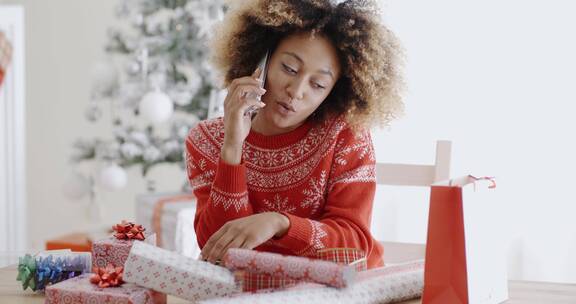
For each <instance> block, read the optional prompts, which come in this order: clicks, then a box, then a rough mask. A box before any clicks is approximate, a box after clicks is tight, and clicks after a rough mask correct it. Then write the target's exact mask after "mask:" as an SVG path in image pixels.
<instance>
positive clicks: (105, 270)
mask: <svg viewBox="0 0 576 304" xmlns="http://www.w3.org/2000/svg"><path fill="white" fill-rule="evenodd" d="M92 271H93V272H94V274H93V275H92V276H91V277H90V283H92V284H96V285H98V287H100V288H106V287H116V286H120V285H122V284H124V281H123V280H122V275H123V273H124V267H114V266H112V264H108V266H106V267H94V268H93V269H92Z"/></svg>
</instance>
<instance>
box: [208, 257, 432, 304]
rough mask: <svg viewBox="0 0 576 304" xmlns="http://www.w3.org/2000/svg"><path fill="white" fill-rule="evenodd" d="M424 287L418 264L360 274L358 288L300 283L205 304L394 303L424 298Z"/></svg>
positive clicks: (413, 263)
mask: <svg viewBox="0 0 576 304" xmlns="http://www.w3.org/2000/svg"><path fill="white" fill-rule="evenodd" d="M423 286H424V261H415V262H410V263H406V264H399V265H394V266H387V267H382V268H375V269H371V270H367V271H363V272H360V273H358V275H357V280H356V282H355V283H354V284H352V285H351V286H348V287H346V288H341V289H337V288H331V287H327V286H324V285H321V284H316V283H300V284H297V285H295V286H293V287H290V288H287V289H285V290H282V291H275V292H266V293H255V294H241V295H237V296H235V297H231V298H219V299H209V300H206V301H203V302H202V303H212V304H216V303H250V304H253V303H255V304H257V303H262V304H284V303H298V304H307V303H310V304H312V303H314V304H316V303H394V302H401V301H405V300H409V299H413V298H417V297H419V296H421V294H422V288H423Z"/></svg>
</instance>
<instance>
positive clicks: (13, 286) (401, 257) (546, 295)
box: [0, 243, 576, 304]
mask: <svg viewBox="0 0 576 304" xmlns="http://www.w3.org/2000/svg"><path fill="white" fill-rule="evenodd" d="M384 246H385V248H386V257H385V259H386V261H388V262H390V263H397V262H403V261H410V260H414V259H418V258H422V257H423V256H424V248H423V246H422V245H415V244H398V243H384ZM16 274H17V271H16V266H10V267H6V268H1V269H0V303H7V304H8V303H10V304H42V303H44V296H43V295H40V294H35V293H33V292H31V291H30V290H28V291H23V290H22V286H21V285H20V284H19V283H20V282H18V281H16ZM509 293H510V299H509V300H508V301H506V302H505V303H506V304H574V303H576V284H557V283H542V282H526V281H510V282H509ZM168 303H169V304H182V303H189V302H187V301H185V300H182V299H179V298H175V297H170V296H169V297H168ZM418 303H421V301H420V299H415V300H412V301H406V302H402V303H401V304H418Z"/></svg>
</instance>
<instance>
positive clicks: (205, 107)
mask: <svg viewBox="0 0 576 304" xmlns="http://www.w3.org/2000/svg"><path fill="white" fill-rule="evenodd" d="M225 10H226V8H225V5H224V4H223V2H222V1H221V0H123V1H121V3H120V4H119V5H118V7H117V11H116V14H117V16H118V18H120V19H121V20H122V24H121V26H118V27H115V28H112V29H110V30H109V32H108V34H109V42H108V45H107V46H106V52H107V54H108V55H109V57H110V58H109V61H106V62H101V63H99V64H98V65H97V66H96V67H95V69H94V71H93V89H92V92H91V99H90V101H89V104H88V107H87V110H86V113H85V116H86V118H87V119H88V120H89V121H91V122H93V123H103V121H102V119H101V117H102V113H103V111H104V110H109V111H111V113H110V114H111V115H110V116H111V120H110V121H106V122H104V123H111V124H112V125H113V134H111V135H110V137H109V138H108V139H99V138H91V139H86V138H82V139H79V140H77V141H76V142H75V143H74V153H73V157H72V159H73V161H74V162H84V161H96V162H101V163H104V164H105V165H104V169H103V170H102V171H101V172H98V173H96V176H97V177H99V179H100V182H101V184H102V185H103V186H104V187H105V188H108V189H110V190H114V189H119V188H122V187H123V186H124V185H125V184H126V172H125V171H124V170H125V169H126V168H128V167H130V166H134V165H140V166H141V169H142V174H143V176H146V174H147V173H148V171H149V170H150V168H151V167H153V166H155V165H158V164H162V163H177V164H179V165H180V167H181V168H182V169H183V168H184V166H185V164H184V159H183V158H184V157H183V151H184V148H183V147H184V140H185V137H186V135H187V132H188V130H189V129H190V127H192V126H193V125H194V124H195V123H197V122H198V121H199V120H202V119H205V118H207V117H208V116H215V115H217V114H215V113H214V110H215V109H214V105H217V104H218V101H220V100H222V99H223V96H222V95H223V92H222V91H221V90H219V89H218V87H217V85H218V79H216V77H217V76H216V75H215V74H214V71H213V69H212V68H211V67H210V66H209V63H208V55H209V54H208V51H209V50H208V48H207V41H208V39H209V38H210V37H209V35H210V29H211V27H212V25H214V23H215V22H218V21H220V20H221V19H222V17H223V14H224V12H225ZM210 107H212V108H210ZM75 183H76V185H69V186H68V187H67V189H68V190H67V191H66V192H67V193H68V196H72V197H74V196H76V197H80V196H82V195H80V194H83V193H80V192H84V191H80V188H82V187H79V185H78V183H84V184H86V182H82V181H75ZM73 184H74V183H73ZM89 184H90V185H91V186H93V185H94V183H93V178H92V177H91V178H90V180H89ZM83 188H86V187H83ZM65 190H66V188H65Z"/></svg>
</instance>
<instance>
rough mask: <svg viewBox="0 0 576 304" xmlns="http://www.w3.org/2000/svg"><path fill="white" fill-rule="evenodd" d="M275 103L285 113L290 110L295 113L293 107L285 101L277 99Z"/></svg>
mask: <svg viewBox="0 0 576 304" xmlns="http://www.w3.org/2000/svg"><path fill="white" fill-rule="evenodd" d="M276 103H277V104H278V106H279V108H280V110H283V111H285V112H286V113H290V112H291V113H295V112H296V110H294V107H292V106H291V105H289V104H287V103H285V102H282V101H277V102H276Z"/></svg>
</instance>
